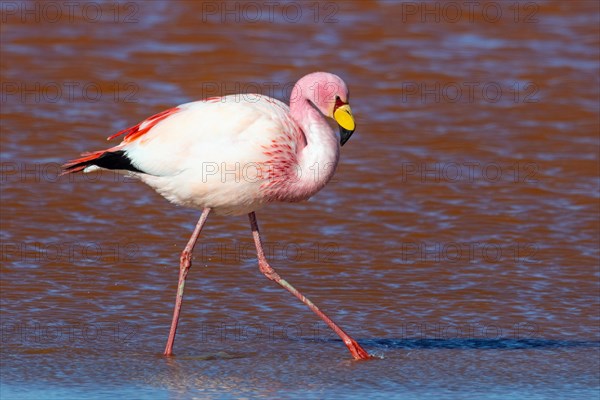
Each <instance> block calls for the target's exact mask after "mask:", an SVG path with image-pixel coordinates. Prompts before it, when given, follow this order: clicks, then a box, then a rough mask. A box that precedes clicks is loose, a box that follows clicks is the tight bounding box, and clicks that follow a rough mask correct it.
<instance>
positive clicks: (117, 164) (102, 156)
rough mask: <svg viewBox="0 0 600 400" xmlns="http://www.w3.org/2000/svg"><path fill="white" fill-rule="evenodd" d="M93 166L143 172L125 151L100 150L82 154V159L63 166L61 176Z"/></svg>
mask: <svg viewBox="0 0 600 400" xmlns="http://www.w3.org/2000/svg"><path fill="white" fill-rule="evenodd" d="M91 166H97V167H99V168H105V169H118V170H125V171H132V172H143V171H141V170H139V169H138V168H136V167H135V165H133V163H132V161H131V159H130V158H129V157H127V155H126V154H125V151H123V150H117V151H109V150H100V151H94V152H91V153H84V154H82V157H80V158H77V159H75V160H71V161H69V162H67V163H65V164H63V166H62V168H63V172H62V174H61V175H66V174H70V173H74V172H79V171H83V170H84V169H86V168H87V167H91Z"/></svg>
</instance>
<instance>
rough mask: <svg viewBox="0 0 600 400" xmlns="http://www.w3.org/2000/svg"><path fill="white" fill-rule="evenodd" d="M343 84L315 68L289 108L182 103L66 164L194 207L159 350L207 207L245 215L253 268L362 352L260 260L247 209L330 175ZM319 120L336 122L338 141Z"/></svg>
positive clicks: (314, 186) (347, 127)
mask: <svg viewBox="0 0 600 400" xmlns="http://www.w3.org/2000/svg"><path fill="white" fill-rule="evenodd" d="M348 97H349V94H348V88H347V87H346V84H345V83H344V81H342V79H340V78H339V77H338V76H336V75H333V74H330V73H326V72H315V73H312V74H309V75H306V76H304V77H303V78H302V79H300V80H299V81H298V82H297V83H296V85H295V86H294V88H293V89H292V93H291V99H290V106H289V107H288V106H287V105H285V104H284V103H282V102H280V101H278V100H275V99H273V98H270V97H266V96H260V95H248V94H244V95H230V96H224V97H213V98H209V99H205V100H201V101H195V102H192V103H187V104H183V105H180V106H177V107H174V108H171V109H168V110H165V111H163V112H161V113H158V114H156V115H153V116H151V117H149V118H147V119H146V120H144V121H142V122H140V123H139V124H137V125H135V126H133V127H131V128H128V129H125V130H123V131H120V132H118V133H117V134H115V135H112V136H110V137H109V138H108V139H109V140H110V139H113V138H115V137H117V136H121V135H125V137H124V138H123V141H122V142H121V143H119V144H118V145H116V146H114V147H111V148H109V149H106V150H101V151H95V152H92V153H85V154H82V157H81V158H78V159H75V160H72V161H69V162H67V163H66V164H65V165H64V166H63V168H64V172H63V173H64V174H66V173H72V172H78V171H83V172H90V171H93V170H96V169H99V168H104V169H111V170H118V171H120V172H123V173H127V174H130V175H132V176H135V177H137V178H139V179H140V180H141V181H142V182H144V183H146V184H148V185H150V186H151V187H152V188H154V189H155V190H156V191H157V192H158V193H160V194H161V195H162V196H164V197H165V198H166V199H168V200H169V201H171V202H173V203H175V204H178V205H181V206H186V207H192V208H197V209H201V210H203V211H202V215H201V216H200V219H199V221H198V223H197V225H196V228H195V229H194V232H193V234H192V236H191V238H190V240H189V241H188V243H187V246H186V247H185V249H184V250H183V252H182V253H181V257H180V268H179V284H178V288H177V296H176V300H175V309H174V311H173V320H172V323H171V329H170V333H169V338H168V340H167V346H166V348H165V352H164V354H165V355H166V356H170V355H172V354H173V343H174V341H175V333H176V331H177V323H178V321H179V313H180V311H181V302H182V299H183V290H184V286H185V279H186V276H187V274H188V271H189V269H190V266H191V258H192V251H193V249H194V245H195V244H196V241H197V240H198V236H199V235H200V232H201V230H202V227H203V226H204V223H205V222H206V219H207V217H208V214H209V213H210V212H211V211H214V212H215V213H216V214H221V215H241V214H248V216H249V218H250V226H251V229H252V236H253V239H254V243H255V245H256V252H257V257H258V266H259V269H260V271H261V272H262V273H263V274H264V275H265V276H266V277H267V278H269V279H270V280H273V281H275V282H277V283H278V284H279V285H281V286H283V287H284V288H285V289H287V290H288V291H289V292H290V293H292V294H293V295H294V296H296V297H297V298H298V299H300V300H301V301H302V302H303V303H304V304H306V305H307V306H308V307H309V308H310V309H311V310H312V311H314V312H315V313H316V314H317V315H318V316H319V317H321V319H323V321H325V322H326V323H327V324H328V325H329V326H330V327H331V328H332V329H333V330H334V331H335V332H336V333H337V334H338V335H339V336H340V337H341V338H342V340H343V341H344V343H345V344H346V346H347V347H348V349H349V350H350V353H351V354H352V356H353V357H354V358H355V359H368V358H371V356H370V355H369V354H368V353H367V352H366V351H365V350H364V349H363V348H362V347H361V346H360V345H359V344H358V343H357V342H356V341H355V340H354V339H352V338H351V337H350V336H349V335H347V334H346V333H345V332H344V331H343V330H342V329H341V328H340V327H338V326H337V325H336V324H335V323H334V322H333V321H332V320H331V319H330V318H329V317H328V316H327V315H325V314H324V313H323V312H322V311H321V310H319V308H317V306H316V305H315V304H314V303H312V302H311V301H310V300H309V299H307V298H306V297H305V296H303V295H302V294H301V293H300V292H299V291H298V290H296V289H295V288H294V287H293V286H292V285H290V284H289V283H288V282H287V281H285V280H284V279H282V278H281V277H280V276H279V274H277V272H275V270H274V269H273V268H272V267H271V266H270V265H269V263H268V262H267V260H266V258H265V254H264V251H263V246H262V244H261V238H260V234H259V230H258V224H257V222H256V215H255V214H254V211H255V210H256V209H258V208H260V207H261V206H263V205H265V204H267V203H270V202H274V201H285V202H297V201H302V200H306V199H308V198H309V197H311V196H312V195H314V194H315V193H317V192H318V191H319V190H320V189H322V188H323V187H324V186H325V184H327V182H328V181H329V180H330V179H331V177H332V176H333V173H334V171H335V167H336V165H337V163H338V159H339V155H340V146H342V145H344V143H346V141H347V140H348V139H349V138H350V136H351V135H352V133H353V132H354V129H355V124H354V118H353V116H352V111H351V109H350V106H349V105H348ZM326 117H327V118H333V119H335V121H336V122H337V123H338V124H339V127H340V136H339V137H338V136H337V135H336V132H335V131H334V130H333V129H332V128H331V127H330V126H329V124H328V122H327V120H326Z"/></svg>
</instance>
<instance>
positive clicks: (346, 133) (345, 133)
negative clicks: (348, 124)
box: [340, 126, 354, 146]
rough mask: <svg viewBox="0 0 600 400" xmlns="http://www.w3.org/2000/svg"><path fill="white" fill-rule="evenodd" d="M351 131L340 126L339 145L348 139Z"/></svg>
mask: <svg viewBox="0 0 600 400" xmlns="http://www.w3.org/2000/svg"><path fill="white" fill-rule="evenodd" d="M353 133H354V131H349V130H347V129H344V128H342V127H341V126H340V145H341V146H343V145H344V144H346V142H347V141H348V139H350V136H352V134H353Z"/></svg>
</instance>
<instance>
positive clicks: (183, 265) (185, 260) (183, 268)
mask: <svg viewBox="0 0 600 400" xmlns="http://www.w3.org/2000/svg"><path fill="white" fill-rule="evenodd" d="M209 213H210V208H208V207H207V208H205V209H204V210H202V215H201V216H200V219H199V220H198V223H197V224H196V228H194V233H192V237H190V240H189V241H188V243H187V245H186V246H185V249H183V251H182V252H181V257H180V258H179V284H178V285H177V297H176V298H175V309H174V310H173V320H172V321H171V330H170V332H169V339H168V340H167V347H166V348H165V353H164V354H165V356H171V355H173V343H174V342H175V333H176V332H177V323H178V322H179V313H180V311H181V302H182V301H183V289H184V287H185V278H186V277H187V274H188V271H189V269H190V267H191V266H192V252H193V250H194V246H195V245H196V242H197V241H198V236H200V232H201V231H202V227H203V226H204V223H205V222H206V219H207V218H208V214H209Z"/></svg>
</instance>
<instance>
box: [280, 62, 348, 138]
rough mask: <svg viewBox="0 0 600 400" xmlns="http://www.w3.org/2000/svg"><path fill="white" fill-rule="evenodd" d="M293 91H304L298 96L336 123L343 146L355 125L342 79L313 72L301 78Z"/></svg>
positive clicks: (328, 74) (324, 73)
mask: <svg viewBox="0 0 600 400" xmlns="http://www.w3.org/2000/svg"><path fill="white" fill-rule="evenodd" d="M294 89H299V90H302V91H304V93H300V94H303V95H304V98H306V99H307V100H308V101H309V103H310V104H311V105H312V106H313V107H314V108H316V109H317V110H319V111H320V112H321V114H323V115H324V116H326V117H329V118H332V119H334V120H335V121H336V122H337V124H338V125H339V128H340V144H341V145H342V146H343V145H344V144H345V143H346V142H347V141H348V139H350V136H352V134H353V133H354V130H355V129H356V123H355V122H354V117H353V116H352V110H351V109H350V104H348V103H349V97H350V94H349V92H348V87H347V86H346V83H344V81H343V80H342V78H340V77H339V76H337V75H334V74H330V73H328V72H314V73H312V74H309V75H306V76H305V77H303V78H302V79H301V80H300V81H299V82H298V85H297V86H296V87H295V88H294ZM292 97H294V96H293V95H292Z"/></svg>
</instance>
